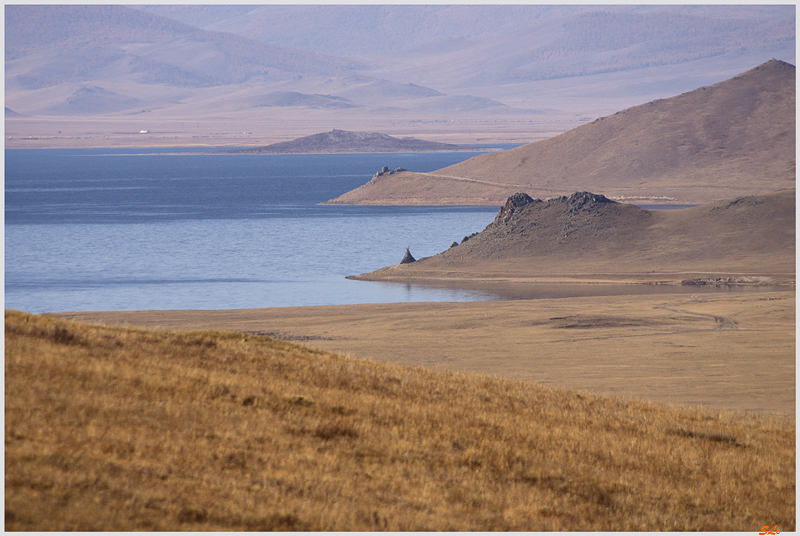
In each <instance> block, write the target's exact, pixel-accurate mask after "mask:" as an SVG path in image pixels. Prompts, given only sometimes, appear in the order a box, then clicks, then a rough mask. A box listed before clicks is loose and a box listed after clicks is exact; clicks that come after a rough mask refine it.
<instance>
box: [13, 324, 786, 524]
mask: <svg viewBox="0 0 800 536" xmlns="http://www.w3.org/2000/svg"><path fill="white" fill-rule="evenodd" d="M5 343H6V369H5V382H6V383H5V390H6V401H5V412H6V413H5V422H6V450H5V459H6V467H5V474H6V491H5V508H6V528H7V529H9V530H48V529H49V530H54V529H55V530H63V529H70V528H71V529H78V530H90V529H100V530H130V529H145V530H154V529H155V530H177V529H184V530H201V529H206V530H209V529H214V530H224V529H256V530H269V529H279V530H291V529H310V530H362V531H363V530H435V529H460V530H500V529H511V530H551V529H563V530H664V529H678V530H757V529H759V528H760V527H762V526H764V525H767V524H769V525H775V524H778V525H779V526H780V528H781V530H784V531H786V530H794V528H795V428H794V424H793V423H788V422H787V421H777V420H769V419H764V418H755V417H752V416H745V415H743V414H735V413H716V412H715V413H710V412H704V411H700V410H692V409H680V408H675V407H668V406H662V405H657V404H652V403H646V402H641V403H640V402H629V401H628V402H624V401H621V400H618V399H613V398H604V397H598V396H592V395H588V394H585V393H580V392H575V391H566V390H556V389H547V388H542V387H536V386H533V385H531V384H526V383H521V382H512V381H507V380H500V379H496V378H490V377H485V376H467V375H460V374H450V373H445V372H441V371H432V370H425V369H421V368H406V367H399V366H393V365H385V364H376V363H372V362H367V361H359V360H354V359H348V358H345V357H342V356H338V355H334V354H329V353H324V352H318V351H312V350H309V349H306V348H303V347H298V346H294V345H291V344H289V343H284V342H279V341H275V340H272V339H268V338H262V337H256V336H247V338H246V339H245V338H244V337H243V336H242V334H239V333H226V332H211V331H206V332H191V333H176V332H167V331H146V330H135V329H124V328H107V327H96V326H90V325H86V324H78V323H71V322H66V321H62V320H56V319H52V318H47V317H40V316H32V315H26V314H22V313H16V312H6V341H5Z"/></svg>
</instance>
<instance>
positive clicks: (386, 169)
mask: <svg viewBox="0 0 800 536" xmlns="http://www.w3.org/2000/svg"><path fill="white" fill-rule="evenodd" d="M401 171H406V170H405V169H403V168H401V167H399V168H397V169H393V170H391V171H389V166H383V167H382V168H381V170H380V171H378V172H377V173H375V175H373V176H372V179H370V180H373V181H374V180H375V179H377V178H378V177H382V176H384V175H394V174H395V173H400V172H401Z"/></svg>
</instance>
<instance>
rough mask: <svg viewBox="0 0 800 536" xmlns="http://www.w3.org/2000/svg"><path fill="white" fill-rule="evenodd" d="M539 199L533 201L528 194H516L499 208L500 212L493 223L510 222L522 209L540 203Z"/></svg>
mask: <svg viewBox="0 0 800 536" xmlns="http://www.w3.org/2000/svg"><path fill="white" fill-rule="evenodd" d="M541 202H542V200H541V199H533V198H532V197H531V196H529V195H528V194H523V193H516V194H514V195H512V196H511V197H509V198H508V199H507V200H506V204H505V205H503V206H502V208H500V212H498V213H497V216H495V218H494V222H495V223H504V222H507V221H508V220H510V219H511V218H512V217H513V216H514V214H516V213H517V212H518V211H519V210H520V209H521V208H522V207H524V206H527V205H530V204H531V203H541Z"/></svg>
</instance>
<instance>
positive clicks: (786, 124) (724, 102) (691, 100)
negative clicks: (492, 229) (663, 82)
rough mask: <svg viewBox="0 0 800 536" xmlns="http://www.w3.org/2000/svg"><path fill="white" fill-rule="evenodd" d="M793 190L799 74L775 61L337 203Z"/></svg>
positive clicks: (673, 199)
mask: <svg viewBox="0 0 800 536" xmlns="http://www.w3.org/2000/svg"><path fill="white" fill-rule="evenodd" d="M794 185H795V67H794V66H793V65H790V64H788V63H785V62H782V61H777V60H771V61H768V62H767V63H764V64H763V65H760V66H758V67H756V68H754V69H751V70H749V71H747V72H745V73H743V74H741V75H739V76H736V77H734V78H731V79H729V80H726V81H724V82H721V83H719V84H715V85H712V86H708V87H701V88H699V89H696V90H694V91H691V92H689V93H685V94H682V95H679V96H677V97H672V98H669V99H661V100H657V101H653V102H650V103H647V104H644V105H641V106H636V107H633V108H629V109H627V110H625V111H622V112H618V113H616V114H614V115H612V116H609V117H604V118H601V119H598V120H596V121H594V122H592V123H589V124H587V125H583V126H581V127H578V128H576V129H574V130H571V131H569V132H566V133H565V134H562V135H560V136H556V137H554V138H550V139H547V140H544V141H540V142H537V143H532V144H529V145H525V146H522V147H518V148H516V149H513V150H509V151H505V152H502V153H496V154H486V155H480V156H476V157H474V158H471V159H469V160H467V161H465V162H462V163H459V164H456V165H453V166H450V167H447V168H443V169H441V170H438V171H436V172H433V173H430V174H412V173H406V174H398V175H394V176H391V177H385V178H383V179H382V180H379V181H375V182H374V183H371V184H369V185H368V186H367V187H364V188H360V189H358V190H354V191H352V192H348V193H347V194H344V195H342V196H341V197H339V198H337V199H335V200H332V201H331V202H333V203H352V204H502V203H503V201H504V200H505V199H506V198H507V197H508V196H510V195H512V194H513V193H514V192H519V191H526V192H528V193H530V194H531V195H533V196H540V197H552V196H557V195H567V194H569V193H570V192H574V191H576V190H588V191H592V192H598V193H602V194H603V195H605V196H607V197H610V198H615V199H626V198H633V199H640V200H645V201H647V200H650V201H651V202H662V203H675V204H697V203H709V202H712V201H716V200H719V199H725V198H730V197H736V196H742V195H753V194H757V193H764V192H769V191H775V190H779V189H785V188H793V187H794Z"/></svg>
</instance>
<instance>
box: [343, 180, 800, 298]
mask: <svg viewBox="0 0 800 536" xmlns="http://www.w3.org/2000/svg"><path fill="white" fill-rule="evenodd" d="M794 272H795V190H794V189H791V190H784V191H780V192H775V193H771V194H765V195H758V196H751V197H741V198H736V199H733V200H727V201H719V202H716V203H712V204H708V205H702V206H698V207H693V208H686V209H679V210H646V209H643V208H639V207H636V206H634V205H630V204H625V203H617V202H614V201H611V200H609V199H607V198H606V197H604V196H602V195H595V194H590V193H587V192H580V193H575V194H573V195H571V196H570V197H559V198H554V199H550V200H548V201H540V200H538V199H537V200H533V199H531V198H530V197H528V196H526V195H525V194H516V195H515V196H513V197H511V198H510V199H509V200H508V201H507V203H506V205H505V206H504V207H503V208H502V209H501V210H500V212H499V213H498V215H497V217H496V218H495V221H494V222H493V223H491V224H490V225H489V226H487V227H486V229H485V230H484V231H482V232H480V233H478V234H476V235H475V236H473V237H470V238H469V239H467V240H465V241H462V243H461V244H459V245H457V246H453V247H451V248H450V249H449V250H447V251H445V252H444V253H441V254H439V255H436V256H434V257H430V258H427V259H423V260H421V261H418V262H416V263H413V264H406V265H402V266H400V265H398V266H391V267H387V268H383V269H381V270H378V271H376V272H372V273H371V274H365V275H362V276H357V278H359V279H370V280H374V279H417V278H421V279H426V278H435V279H461V278H468V279H478V278H484V279H498V278H500V279H504V278H505V279H509V278H510V279H515V278H537V277H558V276H568V277H569V276H574V277H581V278H587V277H588V278H592V277H597V276H599V275H605V276H622V277H631V276H633V277H638V278H645V279H653V278H656V279H668V280H676V279H677V280H683V279H692V278H716V277H725V278H727V277H731V278H733V280H735V281H737V282H756V281H762V280H763V279H761V278H768V279H773V278H774V279H775V280H778V281H787V280H794Z"/></svg>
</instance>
